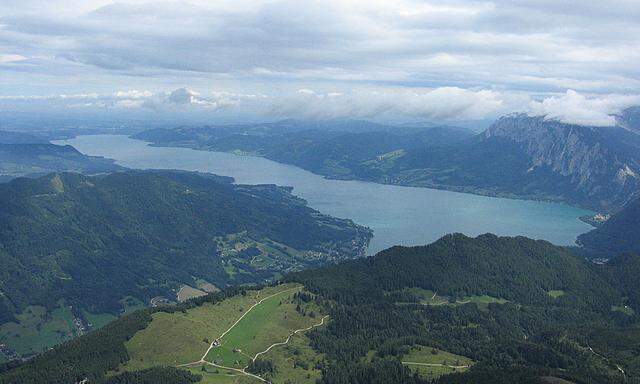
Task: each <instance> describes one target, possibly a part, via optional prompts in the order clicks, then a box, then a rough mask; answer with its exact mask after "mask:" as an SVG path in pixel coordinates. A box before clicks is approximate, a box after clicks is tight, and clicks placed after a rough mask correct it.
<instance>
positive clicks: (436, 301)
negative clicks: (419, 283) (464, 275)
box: [405, 288, 507, 309]
mask: <svg viewBox="0 0 640 384" xmlns="http://www.w3.org/2000/svg"><path fill="white" fill-rule="evenodd" d="M405 291H406V292H409V293H411V294H412V295H415V297H417V298H419V300H420V303H421V304H424V305H450V306H457V305H464V304H469V303H474V304H476V305H478V307H480V308H481V309H486V308H487V306H488V305H489V304H492V303H496V304H504V303H506V302H507V300H504V299H500V298H497V297H492V296H488V295H476V296H465V297H463V298H462V299H458V300H451V298H450V297H448V296H441V295H438V294H437V292H433V291H431V290H428V289H421V288H407V289H406V290H405Z"/></svg>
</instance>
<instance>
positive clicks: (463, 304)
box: [292, 235, 640, 384]
mask: <svg viewBox="0 0 640 384" xmlns="http://www.w3.org/2000/svg"><path fill="white" fill-rule="evenodd" d="M610 272H612V270H609V269H607V267H603V266H596V265H593V264H591V263H589V262H587V261H585V260H584V259H582V258H579V257H577V256H574V255H572V254H570V253H569V252H567V251H566V250H564V249H562V248H560V247H555V246H553V245H551V244H549V243H547V242H544V241H534V240H530V239H526V238H522V237H517V238H505V237H496V236H494V235H482V236H479V237H477V238H475V239H472V238H468V237H466V236H463V235H448V236H445V237H444V238H442V239H440V240H438V241H436V242H435V243H433V244H431V245H428V246H424V247H410V248H407V247H393V248H390V249H388V250H386V251H383V252H380V253H379V254H377V255H376V256H374V257H372V258H369V259H363V260H357V261H350V262H345V263H342V264H341V265H339V266H330V267H325V268H322V269H319V270H315V271H303V272H301V273H297V274H295V275H293V276H292V278H293V280H295V281H299V282H302V283H303V284H305V285H306V286H307V287H308V289H309V290H310V291H311V292H313V293H315V294H317V295H319V296H320V297H322V298H326V299H329V300H330V303H332V304H330V308H331V311H330V314H331V316H332V322H331V323H330V324H329V326H328V327H327V328H326V329H324V330H323V331H322V332H317V333H316V334H313V335H312V336H311V338H312V342H313V345H314V346H315V347H316V348H317V349H318V350H320V351H321V352H323V353H325V354H326V356H328V358H329V359H330V361H331V359H334V361H335V364H333V365H330V368H329V369H328V371H329V372H330V373H331V374H330V375H325V377H324V379H323V381H322V383H326V384H334V383H358V382H359V381H358V380H359V379H358V377H360V376H357V375H356V374H354V372H362V371H363V370H364V371H366V372H368V373H369V374H373V373H374V372H375V371H376V367H375V365H374V366H368V365H367V364H366V363H362V361H363V359H364V356H370V355H371V350H375V351H377V353H376V356H378V357H381V358H385V357H387V358H393V357H396V358H397V359H399V360H402V357H401V356H403V354H404V353H406V351H407V349H408V348H409V347H411V346H412V345H416V344H418V345H423V346H436V347H437V348H439V349H444V350H447V351H449V352H452V353H456V354H460V355H463V356H467V357H469V358H472V359H473V360H475V361H476V362H477V364H476V365H475V366H474V367H473V368H472V369H471V370H470V371H469V372H468V373H467V374H457V375H452V376H444V377H443V378H442V379H441V380H440V381H437V382H439V383H440V382H442V383H474V384H484V383H486V384H489V383H491V384H496V383H504V384H511V383H519V382H531V383H542V382H543V381H542V377H549V378H550V380H555V379H552V378H554V377H556V378H564V379H566V380H568V381H569V382H575V383H618V382H621V381H620V380H625V378H624V377H623V375H621V373H620V371H619V370H618V369H617V368H616V366H615V365H614V364H613V362H605V361H604V360H602V358H600V357H598V356H597V355H594V354H593V353H591V352H589V350H588V348H587V347H586V345H589V344H591V345H592V346H593V348H595V350H596V351H597V350H599V348H604V347H603V346H602V345H601V344H599V343H598V344H596V343H595V341H596V340H600V339H601V337H600V335H601V334H602V332H605V330H607V329H616V332H618V328H616V324H617V323H616V322H617V321H618V320H614V318H615V317H616V313H615V312H611V307H612V306H613V305H620V303H621V302H622V300H623V299H622V296H623V294H624V293H623V291H618V290H617V289H616V286H615V283H614V281H615V280H616V279H617V278H618V276H617V274H616V273H615V272H613V273H611V274H610ZM610 279H611V280H610ZM416 288H421V289H426V290H428V291H424V293H422V294H419V292H416V290H415V289H416ZM432 295H433V296H432ZM480 295H489V296H491V297H494V298H503V299H507V300H508V302H506V303H505V302H502V303H500V302H499V301H496V300H494V301H493V302H492V303H490V304H488V305H486V306H485V307H484V309H483V307H481V306H480V305H479V304H478V305H476V304H473V303H474V299H473V298H474V297H478V296H480ZM436 296H437V297H440V299H439V300H435V301H434V298H436ZM442 298H448V301H443V300H442ZM622 317H624V319H622V320H620V321H622V322H625V323H628V322H631V323H633V322H634V321H636V322H637V317H629V316H626V315H623V316H622ZM634 319H635V320H634ZM585 330H586V331H585ZM620 332H623V331H620ZM623 335H624V333H620V337H621V340H624V336H623ZM629 342H632V340H629ZM633 342H635V341H633ZM623 350H626V347H625V348H623V349H620V350H615V349H614V348H613V347H612V350H611V352H613V351H616V352H620V351H623ZM620 356H622V355H620ZM625 356H626V355H625ZM365 361H366V359H365ZM615 363H617V364H619V365H620V366H621V367H622V368H623V369H625V371H626V372H627V375H628V376H627V377H628V378H631V377H634V379H633V380H631V381H628V382H638V381H637V379H636V378H635V377H636V376H635V375H637V374H638V373H640V366H639V365H638V364H637V362H636V361H635V360H634V358H633V356H631V357H629V356H626V357H624V358H622V357H621V358H620V359H619V360H616V361H615ZM379 374H382V373H379ZM390 382H402V380H395V381H390ZM551 382H553V381H551ZM559 382H561V381H559Z"/></svg>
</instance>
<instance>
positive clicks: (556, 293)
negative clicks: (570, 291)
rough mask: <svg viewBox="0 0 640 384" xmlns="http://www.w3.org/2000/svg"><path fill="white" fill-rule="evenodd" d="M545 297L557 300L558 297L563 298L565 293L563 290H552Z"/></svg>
mask: <svg viewBox="0 0 640 384" xmlns="http://www.w3.org/2000/svg"><path fill="white" fill-rule="evenodd" d="M547 295H549V296H551V297H553V298H554V299H557V298H558V297H561V296H564V295H565V292H564V291H563V290H556V289H553V290H551V291H549V292H547Z"/></svg>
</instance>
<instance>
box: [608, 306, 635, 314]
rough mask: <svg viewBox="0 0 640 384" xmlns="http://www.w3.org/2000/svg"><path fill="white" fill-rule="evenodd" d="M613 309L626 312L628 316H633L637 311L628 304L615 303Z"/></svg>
mask: <svg viewBox="0 0 640 384" xmlns="http://www.w3.org/2000/svg"><path fill="white" fill-rule="evenodd" d="M611 310H612V311H613V312H621V313H624V314H625V315H627V316H633V315H635V314H636V311H634V310H633V308H631V307H630V306H628V305H619V306H618V305H614V306H612V307H611Z"/></svg>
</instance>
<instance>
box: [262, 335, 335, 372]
mask: <svg viewBox="0 0 640 384" xmlns="http://www.w3.org/2000/svg"><path fill="white" fill-rule="evenodd" d="M261 357H262V358H264V359H266V360H270V361H272V362H273V364H274V366H275V367H276V372H275V374H274V375H273V376H272V377H271V379H270V381H271V382H272V383H274V384H284V383H287V380H289V382H292V383H296V384H314V383H316V381H317V380H318V379H319V378H320V377H321V375H322V372H321V371H320V370H319V369H317V365H318V364H320V363H321V362H322V360H323V357H322V355H321V354H318V353H317V352H316V351H315V350H314V349H313V348H311V346H310V341H309V338H308V337H307V336H306V335H305V334H297V335H295V336H293V337H292V338H291V341H290V342H289V344H287V345H283V346H278V347H275V348H273V349H272V350H270V351H269V352H268V353H267V354H265V355H262V356H261Z"/></svg>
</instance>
